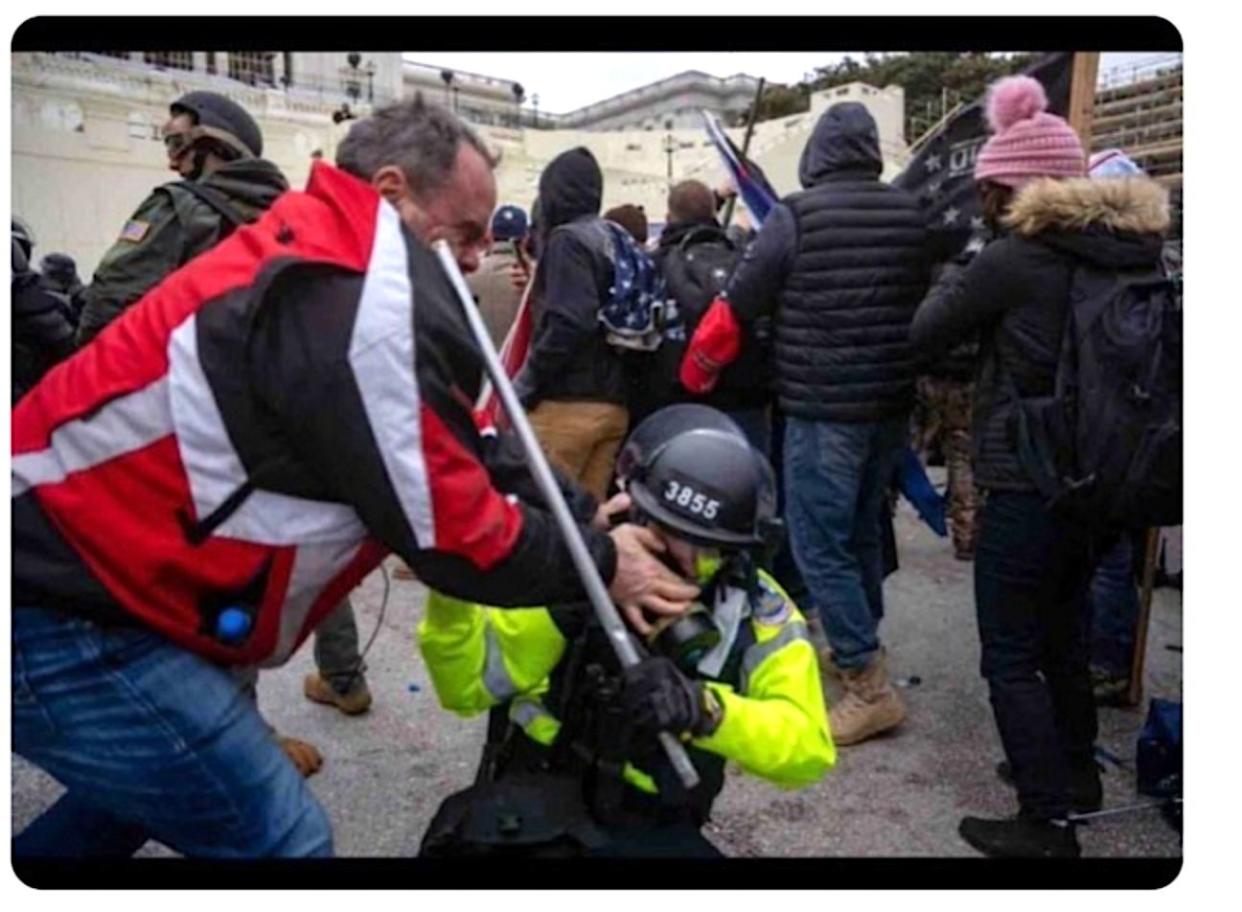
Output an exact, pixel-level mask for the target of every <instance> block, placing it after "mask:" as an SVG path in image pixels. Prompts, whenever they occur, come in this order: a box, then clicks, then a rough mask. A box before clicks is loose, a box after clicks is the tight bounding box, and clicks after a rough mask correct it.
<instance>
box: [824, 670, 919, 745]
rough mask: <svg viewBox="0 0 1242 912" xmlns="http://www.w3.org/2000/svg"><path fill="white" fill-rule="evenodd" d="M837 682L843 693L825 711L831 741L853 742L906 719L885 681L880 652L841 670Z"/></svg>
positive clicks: (886, 680)
mask: <svg viewBox="0 0 1242 912" xmlns="http://www.w3.org/2000/svg"><path fill="white" fill-rule="evenodd" d="M841 684H842V686H843V687H844V688H845V696H844V697H842V698H841V701H840V702H839V703H837V705H836V706H834V707H832V710H831V712H830V713H829V714H828V727H829V729H830V730H831V731H832V740H833V743H834V744H836V745H838V746H844V745H849V744H857V743H858V742H860V741H865V740H867V739H868V738H872V737H875V736H876V735H878V734H880V732H885V731H888V730H889V729H890V728H896V727H897V726H898V725H900V724H901V723H902V721H903V720H904V719H905V718H906V707H905V705H904V704H903V703H902V702H901V697H899V696H898V695H897V691H896V690H895V689H894V688H893V685H892V684H891V683H890V682H889V680H888V670H887V668H886V667H885V661H884V654H883V653H881V652H878V653H876V654H875V655H874V656H873V657H872V659H871V661H870V662H869V663H867V665H866V666H865V667H863V668H859V669H849V668H843V669H841Z"/></svg>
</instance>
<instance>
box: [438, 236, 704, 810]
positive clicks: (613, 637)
mask: <svg viewBox="0 0 1242 912" xmlns="http://www.w3.org/2000/svg"><path fill="white" fill-rule="evenodd" d="M432 246H433V248H434V250H435V252H436V256H437V257H439V258H440V263H441V265H443V266H444V271H445V273H446V274H447V275H448V277H449V281H451V282H452V283H453V289H454V290H455V291H456V292H457V297H458V298H459V299H460V300H461V309H462V312H463V313H464V314H465V315H466V322H467V323H468V324H469V325H470V331H471V333H473V334H474V339H475V342H477V343H478V346H479V349H480V350H481V351H482V353H483V363H484V365H485V366H486V367H487V373H488V375H489V376H490V377H491V378H492V385H493V386H494V387H495V388H496V392H497V393H498V394H499V395H500V401H501V402H502V403H504V407H505V411H506V412H507V413H508V414H509V421H510V422H511V423H512V425H513V429H514V430H515V431H517V435H518V437H519V438H520V439H521V441H522V447H523V449H525V450H526V459H527V461H528V463H529V464H530V470H531V475H532V476H533V477H534V479H535V483H536V484H538V485H539V490H540V492H541V493H542V494H543V497H544V500H545V501H547V504H548V507H549V508H550V509H551V510H552V516H553V517H554V518H555V519H556V524H557V525H558V526H559V527H560V530H561V534H562V535H564V536H565V543H566V544H567V545H568V546H569V553H570V555H571V556H572V557H573V561H574V567H575V568H576V569H577V571H578V575H579V576H580V577H581V578H582V584H583V586H584V587H585V588H586V591H587V595H588V596H589V597H590V599H591V605H592V606H593V607H594V608H595V615H596V617H598V618H599V622H600V625H601V626H602V627H603V628H604V632H605V633H606V634H607V635H608V642H609V643H611V644H612V648H613V651H614V652H616V654H617V658H618V659H619V660H620V662H621V667H622V668H629V667H630V666H632V665H637V664H638V662H639V658H638V650H636V649H635V648H634V643H633V642H632V641H631V640H630V635H629V632H628V631H627V630H626V629H625V623H624V622H623V621H622V620H621V616H620V615H618V614H617V609H616V606H615V605H613V603H612V598H611V597H610V596H609V595H608V590H607V588H605V586H604V581H603V580H602V579H601V578H600V575H599V570H598V569H596V567H595V562H594V561H593V560H591V555H590V552H588V551H587V546H586V542H584V541H583V540H582V533H581V532H579V531H578V526H577V524H576V523H575V522H574V519H573V516H572V515H570V512H569V506H568V505H567V504H566V503H565V498H564V496H563V495H562V494H561V491H560V488H559V487H557V484H556V479H555V478H554V477H553V476H552V470H551V469H550V468H549V467H548V461H547V458H546V457H545V456H544V455H543V449H542V448H541V447H540V446H539V441H538V440H537V439H536V438H535V432H534V431H533V430H532V429H531V426H530V422H529V421H528V420H527V419H526V413H525V412H524V411H523V410H522V406H521V404H520V403H519V402H518V398H517V393H515V392H514V390H513V384H512V383H511V382H510V381H509V375H508V374H506V373H505V369H504V366H503V365H501V363H500V358H499V356H498V355H497V354H496V346H495V345H493V344H492V338H491V336H490V335H488V332H487V327H486V326H484V325H483V317H482V316H481V315H480V314H479V309H478V306H477V305H476V304H475V303H474V298H473V297H472V296H471V295H470V290H469V289H468V288H467V287H466V280H465V278H464V277H463V276H462V274H461V270H460V269H458V268H457V261H456V260H455V259H453V254H452V252H451V251H450V250H449V246H448V244H447V243H446V242H445V241H436V242H435V244H433V245H432ZM659 737H660V744H661V745H662V746H663V747H664V752H665V753H666V754H668V759H669V761H670V762H671V763H672V764H673V768H674V769H676V770H677V775H678V777H680V779H681V782H682V785H684V786H685V787H686V788H687V789H692V788H694V787H695V786H696V785H698V784H699V775H698V773H697V772H696V771H695V769H694V764H693V763H691V762H690V757H689V756H688V755H687V754H686V749H685V747H684V746H683V745H682V744H681V742H680V741H678V740H677V739H676V738H675V737H673V735H671V734H669V733H668V732H660V736H659Z"/></svg>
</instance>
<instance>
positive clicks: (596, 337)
mask: <svg viewBox="0 0 1242 912" xmlns="http://www.w3.org/2000/svg"><path fill="white" fill-rule="evenodd" d="M603 190H604V175H603V174H602V173H601V172H600V170H599V165H598V164H596V162H595V158H594V156H592V155H591V153H590V151H588V150H587V149H585V148H581V147H579V148H577V149H570V150H569V151H568V152H563V153H561V154H560V155H558V156H557V157H556V158H554V159H553V160H552V161H551V163H550V164H549V165H548V166H547V167H546V168H545V169H544V171H543V175H542V176H541V177H540V178H539V207H540V213H539V216H540V220H539V233H540V237H539V247H540V248H541V251H540V259H539V268H538V271H537V273H536V277H535V287H534V289H533V291H532V295H533V296H534V297H533V304H532V311H531V313H532V316H533V317H534V320H535V338H534V343H533V345H532V347H531V353H530V356H529V357H528V358H527V361H526V366H525V367H524V368H523V369H522V372H521V374H520V375H519V376H518V379H517V384H516V385H517V391H518V395H519V397H520V398H521V399H522V404H523V405H524V406H526V408H528V409H531V408H534V407H535V406H536V405H537V404H538V403H539V402H540V401H542V400H545V399H547V400H553V401H562V402H564V401H573V400H586V401H593V402H613V403H617V404H624V403H625V400H626V387H625V379H624V376H623V374H622V368H621V356H620V354H619V353H618V352H617V350H616V349H614V348H613V347H612V346H610V345H609V344H608V343H607V342H606V341H605V338H604V333H603V330H602V329H601V326H600V323H599V309H600V305H601V304H602V303H603V302H604V301H605V300H607V298H608V286H609V285H610V284H611V283H612V276H613V266H612V261H611V260H610V259H609V256H608V246H607V244H608V242H607V235H606V234H605V233H604V232H602V231H594V230H592V229H593V227H594V225H595V223H599V222H600V219H599V206H600V201H601V199H602V198H603Z"/></svg>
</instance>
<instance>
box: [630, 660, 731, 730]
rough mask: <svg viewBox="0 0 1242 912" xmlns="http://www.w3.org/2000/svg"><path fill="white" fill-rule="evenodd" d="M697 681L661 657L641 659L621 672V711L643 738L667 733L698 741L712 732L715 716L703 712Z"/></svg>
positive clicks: (699, 682)
mask: <svg viewBox="0 0 1242 912" xmlns="http://www.w3.org/2000/svg"><path fill="white" fill-rule="evenodd" d="M704 690H705V687H704V685H703V683H702V682H701V681H692V680H690V679H689V678H687V677H686V676H685V675H684V674H682V673H681V671H680V670H678V668H677V666H676V665H675V664H674V663H673V661H672V659H667V658H665V657H663V656H655V657H653V658H648V659H643V660H642V661H641V662H639V663H638V664H637V665H633V666H631V667H630V668H627V669H626V670H625V707H626V710H627V712H628V714H629V717H630V722H631V724H633V725H634V727H635V728H636V729H637V730H638V731H640V732H643V733H645V734H655V733H656V732H662V731H666V732H670V733H672V734H674V735H678V736H682V735H690V736H692V737H696V738H697V737H702V736H704V735H708V734H711V732H713V731H715V729H716V726H717V725H718V724H719V722H720V719H719V716H718V715H716V714H715V713H712V714H709V713H708V712H707V711H706V706H705V698H706V694H705V693H704Z"/></svg>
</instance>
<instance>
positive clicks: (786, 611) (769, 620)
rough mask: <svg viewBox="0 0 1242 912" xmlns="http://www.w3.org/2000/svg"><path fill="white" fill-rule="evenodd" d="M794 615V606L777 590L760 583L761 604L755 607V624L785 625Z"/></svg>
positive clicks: (762, 582)
mask: <svg viewBox="0 0 1242 912" xmlns="http://www.w3.org/2000/svg"><path fill="white" fill-rule="evenodd" d="M792 614H793V605H792V604H791V603H790V601H789V599H787V598H785V596H784V595H782V594H781V593H780V592H778V591H777V590H776V589H774V588H772V587H771V586H769V585H768V584H767V583H765V582H764V581H763V580H760V581H759V603H758V604H757V605H755V612H754V616H755V622H756V623H758V624H767V625H769V626H776V625H778V624H784V623H785V622H786V621H788V620H789V618H790V616H791V615H792Z"/></svg>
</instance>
